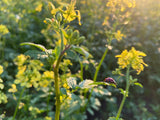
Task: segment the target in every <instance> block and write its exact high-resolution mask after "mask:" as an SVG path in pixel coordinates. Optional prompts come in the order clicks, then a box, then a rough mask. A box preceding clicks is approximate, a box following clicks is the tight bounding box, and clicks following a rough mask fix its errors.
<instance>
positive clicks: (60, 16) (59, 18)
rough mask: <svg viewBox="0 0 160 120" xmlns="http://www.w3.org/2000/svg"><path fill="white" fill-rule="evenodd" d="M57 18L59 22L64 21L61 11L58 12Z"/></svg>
mask: <svg viewBox="0 0 160 120" xmlns="http://www.w3.org/2000/svg"><path fill="white" fill-rule="evenodd" d="M57 20H58V22H61V21H62V15H61V13H58V14H57Z"/></svg>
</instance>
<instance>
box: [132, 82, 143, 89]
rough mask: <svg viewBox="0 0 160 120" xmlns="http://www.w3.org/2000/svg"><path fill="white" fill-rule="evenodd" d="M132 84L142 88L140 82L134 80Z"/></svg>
mask: <svg viewBox="0 0 160 120" xmlns="http://www.w3.org/2000/svg"><path fill="white" fill-rule="evenodd" d="M134 85H137V86H139V87H141V88H143V85H142V84H141V83H139V82H135V83H134Z"/></svg>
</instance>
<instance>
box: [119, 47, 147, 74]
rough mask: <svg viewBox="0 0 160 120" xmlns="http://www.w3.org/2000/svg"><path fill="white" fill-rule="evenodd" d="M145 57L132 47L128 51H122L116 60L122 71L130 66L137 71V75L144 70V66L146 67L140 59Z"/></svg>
mask: <svg viewBox="0 0 160 120" xmlns="http://www.w3.org/2000/svg"><path fill="white" fill-rule="evenodd" d="M145 56H146V54H145V53H143V52H140V51H137V50H135V48H134V47H132V49H131V50H130V51H127V50H124V51H123V52H122V53H121V54H120V55H117V56H116V57H117V58H118V64H119V66H120V67H121V68H122V69H124V68H126V67H128V66H131V67H132V68H133V69H134V70H136V71H137V74H140V72H141V71H143V70H144V66H148V65H147V64H145V63H144V61H143V59H142V58H143V57H145Z"/></svg>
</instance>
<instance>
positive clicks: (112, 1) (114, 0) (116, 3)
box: [106, 0, 136, 12]
mask: <svg viewBox="0 0 160 120" xmlns="http://www.w3.org/2000/svg"><path fill="white" fill-rule="evenodd" d="M106 6H107V7H110V8H111V9H112V10H115V9H120V10H121V11H122V12H123V11H124V10H125V9H126V8H127V7H128V8H134V7H135V6H136V1H135V0H109V1H108V2H107V4H106Z"/></svg>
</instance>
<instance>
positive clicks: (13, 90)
mask: <svg viewBox="0 0 160 120" xmlns="http://www.w3.org/2000/svg"><path fill="white" fill-rule="evenodd" d="M8 92H12V93H15V92H17V88H16V85H15V84H12V88H10V89H9V90H8Z"/></svg>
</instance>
